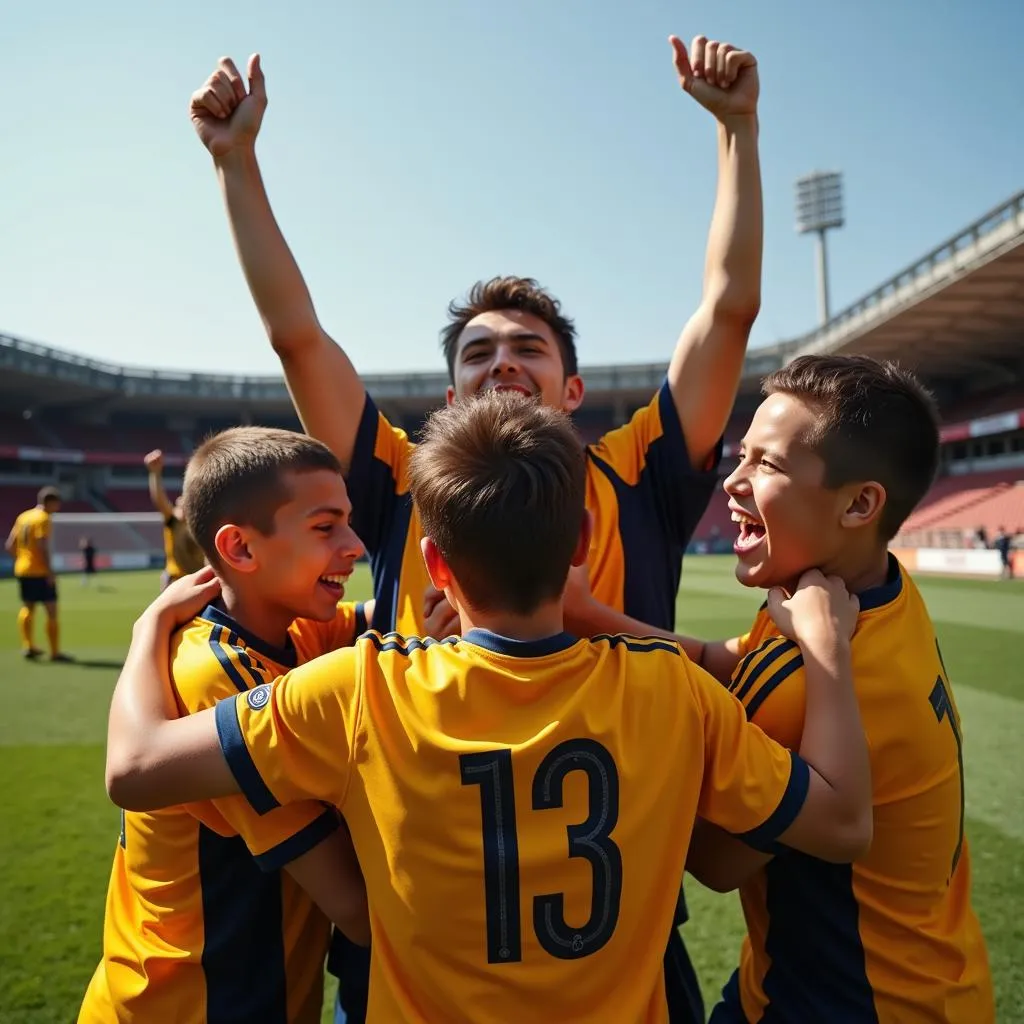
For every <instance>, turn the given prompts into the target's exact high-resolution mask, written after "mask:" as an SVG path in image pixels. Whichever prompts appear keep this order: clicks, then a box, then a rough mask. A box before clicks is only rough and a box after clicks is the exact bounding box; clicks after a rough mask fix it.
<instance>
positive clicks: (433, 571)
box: [420, 537, 452, 593]
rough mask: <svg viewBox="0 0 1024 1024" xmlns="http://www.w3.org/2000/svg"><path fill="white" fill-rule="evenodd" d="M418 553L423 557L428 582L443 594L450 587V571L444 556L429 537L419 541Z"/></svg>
mask: <svg viewBox="0 0 1024 1024" xmlns="http://www.w3.org/2000/svg"><path fill="white" fill-rule="evenodd" d="M420 553H421V554H422V555H423V563H424V565H426V567H427V575H428V576H429V577H430V582H431V583H433V585H434V587H435V588H436V589H437V590H440V591H441V592H442V593H443V592H444V591H445V590H447V589H448V588H449V587H450V586H451V585H452V571H451V569H449V568H448V563H447V562H446V561H445V560H444V555H442V554H441V552H440V550H439V549H438V546H437V545H436V544H435V543H434V542H433V541H432V540H431V539H430V538H429V537H422V538H421V539H420Z"/></svg>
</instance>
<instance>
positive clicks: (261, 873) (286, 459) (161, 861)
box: [79, 427, 369, 1024]
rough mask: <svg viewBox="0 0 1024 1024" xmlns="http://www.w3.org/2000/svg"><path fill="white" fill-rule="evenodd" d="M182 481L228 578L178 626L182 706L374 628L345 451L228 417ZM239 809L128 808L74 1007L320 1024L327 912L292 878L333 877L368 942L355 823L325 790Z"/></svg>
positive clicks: (197, 1019) (192, 706) (135, 1016)
mask: <svg viewBox="0 0 1024 1024" xmlns="http://www.w3.org/2000/svg"><path fill="white" fill-rule="evenodd" d="M183 499H184V501H183V508H184V512H185V516H186V518H187V523H188V529H189V531H190V533H191V534H192V536H194V537H195V538H196V540H197V541H198V542H199V544H200V545H201V546H202V549H203V552H204V553H205V556H206V558H207V559H208V560H209V563H210V565H211V566H213V567H214V569H215V571H216V573H217V582H218V583H219V585H220V596H219V598H216V597H214V599H213V600H212V602H211V603H210V604H209V606H208V607H206V608H205V609H203V610H201V611H200V612H199V614H198V615H197V616H196V617H195V618H194V619H192V621H191V622H189V623H188V624H187V625H186V626H185V628H184V629H182V630H181V631H180V632H178V633H177V634H176V636H175V637H174V642H173V644H172V646H171V648H170V659H169V661H168V662H167V663H169V664H170V671H171V681H172V683H173V691H171V690H170V688H168V692H173V694H174V698H175V700H174V704H173V710H174V712H175V713H182V714H184V713H187V712H190V711H198V710H200V709H202V708H208V707H212V706H213V705H214V704H215V703H216V702H217V700H218V699H220V698H222V697H225V696H228V695H229V694H233V693H238V692H248V691H250V690H251V688H252V687H253V686H255V685H257V684H258V683H259V682H260V681H261V680H262V679H263V678H264V676H265V675H266V674H267V673H270V674H273V675H278V674H281V673H284V672H287V671H288V670H289V669H291V668H294V667H295V666H296V665H298V664H300V663H302V662H305V661H308V660H310V659H311V658H313V657H315V656H317V655H319V654H324V653H325V652H327V651H331V650H334V649H335V648H337V647H341V646H344V645H347V644H351V643H352V642H353V640H354V639H355V637H356V636H358V635H359V634H360V633H362V632H363V631H364V630H365V628H366V610H365V608H364V607H363V606H362V605H358V604H356V605H353V604H351V603H348V604H344V603H343V604H340V605H339V601H340V600H341V598H342V596H343V593H344V584H345V581H346V579H347V578H348V576H349V574H350V573H351V572H352V569H353V567H354V565H355V561H356V559H357V558H358V557H359V555H360V554H361V553H362V545H361V543H360V541H359V538H358V537H357V536H356V535H355V534H354V533H353V532H352V528H351V526H350V525H349V512H350V506H349V503H348V497H347V494H346V492H345V485H344V483H343V481H342V477H341V470H340V467H339V465H338V462H337V460H336V459H335V457H334V456H333V455H332V454H331V452H330V451H329V450H328V449H327V448H325V447H324V446H323V445H321V444H320V443H319V442H317V441H314V440H312V439H311V438H309V437H306V436H305V435H303V434H297V433H292V432H291V431H286V430H268V429H265V428H261V427H239V428H235V429H232V430H227V431H224V432H223V433H220V434H217V435H215V436H214V437H212V438H210V439H209V440H207V441H206V442H205V443H204V444H203V445H202V446H201V447H200V448H199V449H198V450H197V451H196V453H195V454H194V455H193V456H192V459H191V460H190V462H189V464H188V468H187V470H186V473H185V488H184V493H183ZM166 653H167V652H165V657H166ZM169 710H170V708H169ZM239 810H242V811H244V810H245V807H244V804H243V802H242V801H240V800H238V799H235V800H218V801H215V802H206V803H201V804H190V805H188V806H176V807H168V808H165V809H163V810H158V811H155V812H153V813H138V812H134V811H129V812H127V813H124V814H123V815H122V819H121V835H120V840H119V842H118V845H117V848H116V850H115V855H114V865H113V870H112V872H111V878H110V885H109V889H108V893H107V906H106V914H105V921H104V933H103V960H102V961H101V963H100V965H99V966H98V968H97V969H96V972H95V974H94V976H93V979H92V982H91V984H90V986H89V990H88V992H87V993H86V997H85V1001H84V1003H83V1006H82V1009H81V1013H80V1016H79V1021H80V1022H81V1024H109V1022H110V1021H113V1020H119V1021H176V1022H182V1024H205V1022H207V1021H214V1020H215V1021H217V1022H218V1024H227V1022H238V1024H242V1022H261V1024H293V1022H296V1021H298V1022H302V1024H319V1020H320V1010H321V1006H322V1004H323V968H324V959H325V955H326V951H327V942H328V937H329V922H328V919H327V917H326V916H325V915H324V914H323V913H322V912H321V911H320V910H318V909H317V908H316V907H315V906H314V905H313V902H312V900H311V899H310V898H309V896H308V895H307V893H306V892H305V891H304V890H303V889H302V888H301V887H300V885H299V884H297V881H296V879H298V880H300V881H301V879H302V872H303V871H310V870H312V871H316V872H318V873H319V874H321V875H323V876H324V877H327V878H330V879H332V880H333V881H332V882H331V884H332V885H333V886H334V894H335V898H338V899H340V900H341V909H340V911H338V913H340V914H341V915H342V920H340V921H339V922H338V923H339V924H340V925H342V926H344V927H345V928H346V930H347V933H348V935H349V936H350V938H351V939H352V940H353V941H356V942H363V943H365V942H368V941H369V934H368V919H367V918H366V909H365V892H364V890H363V885H362V880H361V877H360V874H359V869H358V865H357V864H356V863H355V860H354V857H353V855H352V851H351V846H350V842H349V840H348V836H347V832H346V831H345V829H344V827H343V826H342V827H341V828H340V829H339V824H340V823H339V819H338V816H337V814H336V812H335V811H334V810H332V809H327V808H325V807H324V806H323V805H322V804H320V803H318V802H316V801H306V802H304V803H296V804H294V805H291V806H288V807H283V808H280V809H279V810H276V811H274V812H273V813H271V814H268V815H266V816H265V817H262V818H255V817H253V816H251V815H247V814H244V813H243V814H242V815H239ZM247 843H248V848H247V846H246V844H247ZM250 850H251V852H250ZM293 876H294V877H293ZM332 916H337V914H332Z"/></svg>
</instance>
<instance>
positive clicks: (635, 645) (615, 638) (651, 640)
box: [590, 633, 683, 657]
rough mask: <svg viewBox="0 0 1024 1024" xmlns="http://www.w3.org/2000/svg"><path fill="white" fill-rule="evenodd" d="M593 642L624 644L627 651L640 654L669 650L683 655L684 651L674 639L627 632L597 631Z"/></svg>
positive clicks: (611, 645) (680, 655)
mask: <svg viewBox="0 0 1024 1024" xmlns="http://www.w3.org/2000/svg"><path fill="white" fill-rule="evenodd" d="M590 642H591V643H594V644H596V643H607V644H608V646H609V647H613V648H614V647H620V646H624V647H625V648H626V650H627V651H632V652H635V653H638V654H641V653H643V652H644V651H667V652H668V653H669V654H677V655H679V657H682V655H683V652H682V650H681V648H680V647H679V645H678V644H677V643H675V642H674V641H672V640H662V639H661V638H660V637H645V636H629V635H628V634H625V633H597V634H595V635H594V636H592V637H591V638H590Z"/></svg>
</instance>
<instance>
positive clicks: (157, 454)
mask: <svg viewBox="0 0 1024 1024" xmlns="http://www.w3.org/2000/svg"><path fill="white" fill-rule="evenodd" d="M142 461H143V463H144V464H145V466H146V473H147V475H148V476H149V500H150V501H151V502H153V507H154V508H155V509H156V510H157V511H158V512H159V513H160V515H162V516H163V517H164V519H165V520H167V519H170V518H171V516H172V515H174V505H172V504H171V499H170V498H168V497H167V491H166V490H164V477H163V474H164V453H163V452H162V451H160V449H159V448H154V449H153V451H151V452H150V453H149V454H148V455H147V456H146V457H145V458H144V459H143V460H142Z"/></svg>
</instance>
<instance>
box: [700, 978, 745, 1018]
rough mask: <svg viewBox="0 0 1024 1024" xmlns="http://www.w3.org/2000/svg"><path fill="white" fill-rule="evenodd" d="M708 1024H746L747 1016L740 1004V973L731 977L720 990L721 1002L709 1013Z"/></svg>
mask: <svg viewBox="0 0 1024 1024" xmlns="http://www.w3.org/2000/svg"><path fill="white" fill-rule="evenodd" d="M708 1024H747V1016H746V1014H745V1013H744V1012H743V1004H742V1002H740V972H739V971H733V972H732V976H731V977H730V978H729V980H728V981H727V982H726V983H725V987H724V988H723V989H722V1001H721V1002H720V1003H718V1005H717V1006H715V1008H714V1009H713V1010H712V1011H711V1016H710V1017H708Z"/></svg>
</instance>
